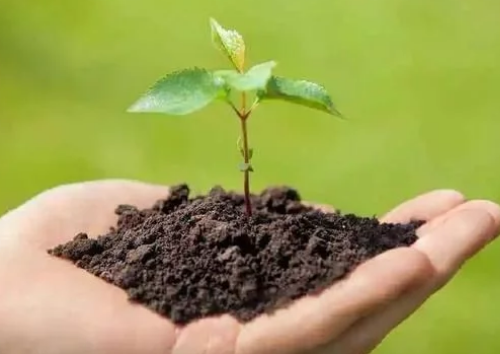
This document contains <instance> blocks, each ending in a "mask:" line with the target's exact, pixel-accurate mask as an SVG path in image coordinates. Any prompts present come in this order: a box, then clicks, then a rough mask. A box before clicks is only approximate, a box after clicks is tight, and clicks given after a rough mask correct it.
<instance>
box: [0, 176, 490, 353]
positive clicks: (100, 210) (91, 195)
mask: <svg viewBox="0 0 500 354" xmlns="http://www.w3.org/2000/svg"><path fill="white" fill-rule="evenodd" d="M167 195H168V188H166V187H163V186H155V185H149V184H144V183H140V182H133V181H121V180H112V181H97V182H86V183H80V184H73V185H66V186H61V187H57V188H55V189H52V190H49V191H47V192H44V193H42V194H41V195H39V196H37V197H35V198H34V199H32V200H31V201H29V202H27V203H26V204H24V205H22V206H20V207H19V208H17V209H15V210H13V211H11V212H10V213H8V214H7V215H5V216H4V217H3V218H1V219H0V353H5V354H14V353H16V354H17V353H23V354H31V353H33V354H35V353H36V354H46V353H47V354H48V353H50V354H80V353H81V354H111V353H120V354H136V353H137V354H143V353H144V354H201V353H203V354H268V353H269V354H270V353H273V354H292V353H294V354H295V353H303V354H327V353H331V354H337V353H341V354H363V353H369V352H370V351H371V350H372V349H373V348H374V347H375V346H376V345H377V344H378V343H379V342H380V341H381V340H382V339H383V338H384V337H385V336H386V335H387V334H388V333H389V332H390V331H391V330H392V329H393V328H394V327H396V326H397V325H398V324H399V323H400V322H401V321H403V320H404V319H405V318H406V317H408V316H409V315H410V314H411V313H412V312H414V311H415V310H416V309H417V308H418V307H419V306H420V305H421V304H422V303H423V302H424V301H425V300H426V299H427V298H428V297H429V296H430V295H432V294H433V293H434V292H436V291H437V290H439V288H440V287H442V286H443V285H444V284H446V283H447V282H448V281H449V280H450V279H451V278H452V277H453V275H454V274H455V273H456V272H457V271H458V270H459V268H460V267H461V265H462V264H463V263H464V262H465V261H466V260H467V259H469V258H470V257H471V256H473V255H474V254H475V253H477V252H478V251H480V250H481V248H483V247H484V246H485V245H487V244H488V243H489V242H490V241H491V240H492V239H493V237H494V236H496V235H497V233H498V232H499V229H500V207H499V206H498V205H496V204H494V203H492V202H489V201H482V200H474V201H465V200H464V198H463V196H462V195H461V194H460V193H458V192H455V191H448V190H439V191H434V192H430V193H427V194H424V195H421V196H419V197H417V198H415V199H412V200H410V201H407V202H405V203H403V204H401V205H400V206H398V207H397V208H395V209H394V210H392V211H391V212H389V213H388V214H387V215H386V216H384V217H383V218H382V220H383V221H385V222H406V221H409V220H410V219H414V218H416V219H424V220H427V221H428V222H427V223H426V224H425V225H424V226H422V227H421V228H420V229H419V230H418V234H419V240H418V241H417V242H416V243H415V244H414V245H413V246H412V247H409V248H400V249H395V250H391V251H388V252H386V253H383V254H382V255H380V256H378V257H375V258H374V259H372V260H370V261H368V262H366V263H364V264H362V265H361V266H359V267H358V268H356V269H355V270H354V271H353V272H352V273H351V274H350V275H349V276H348V277H347V278H346V279H345V280H342V281H340V282H338V283H336V284H335V285H334V286H332V287H331V288H329V289H328V290H326V291H324V292H323V293H322V294H320V295H319V296H308V297H305V298H302V299H300V300H298V301H296V302H295V303H294V304H292V305H291V306H290V307H288V308H286V309H281V310H278V311H277V312H276V313H275V314H273V315H263V316H260V317H258V318H256V319H255V320H253V321H252V322H250V323H248V324H244V325H242V324H239V323H238V322H237V321H236V320H235V319H234V318H232V317H230V316H228V315H226V316H221V317H214V318H208V319H203V320H199V321H197V322H194V323H192V324H189V325H187V326H186V327H183V328H180V327H176V326H175V325H174V324H173V323H171V322H170V321H168V320H166V319H164V318H162V317H160V316H158V315H157V314H155V313H153V312H151V311H150V310H148V309H146V308H145V307H143V306H140V305H136V304H133V303H130V302H129V301H128V300H127V295H126V293H125V292H124V291H122V290H121V289H119V288H117V287H115V286H112V285H110V284H108V283H106V282H104V281H103V280H101V279H99V278H97V277H95V276H93V275H91V274H89V273H87V272H85V271H84V270H82V269H79V268H77V267H75V266H74V265H73V264H71V263H69V262H66V261H64V260H61V259H58V258H54V257H51V256H50V255H48V254H47V249H49V248H52V247H54V246H56V245H58V244H60V243H64V242H66V241H68V240H70V239H72V238H73V236H74V235H76V234H77V233H79V232H82V231H85V232H87V233H89V234H90V235H98V234H101V233H104V232H106V231H107V230H108V229H109V227H110V226H112V225H113V224H114V222H115V220H116V219H115V218H116V216H115V214H114V209H115V207H116V205H117V204H133V205H137V206H139V207H148V206H150V205H151V204H152V203H154V202H155V201H156V200H157V199H160V198H163V197H166V196H167Z"/></svg>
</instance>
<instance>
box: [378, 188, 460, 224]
mask: <svg viewBox="0 0 500 354" xmlns="http://www.w3.org/2000/svg"><path fill="white" fill-rule="evenodd" d="M464 202H465V197H464V196H463V195H462V194H461V193H460V192H457V191H455V190H449V189H441V190H435V191H432V192H429V193H425V194H422V195H420V196H418V197H416V198H414V199H410V200H409V201H406V202H404V203H402V204H400V205H399V206H397V207H396V208H394V209H393V210H391V211H390V212H389V213H387V214H386V215H384V216H383V217H382V218H381V221H382V222H387V223H407V222H410V221H411V220H424V221H427V220H432V219H433V218H435V217H437V216H439V215H441V214H443V213H446V212H447V211H449V210H451V209H453V208H455V207H456V206H458V205H460V204H462V203H464Z"/></svg>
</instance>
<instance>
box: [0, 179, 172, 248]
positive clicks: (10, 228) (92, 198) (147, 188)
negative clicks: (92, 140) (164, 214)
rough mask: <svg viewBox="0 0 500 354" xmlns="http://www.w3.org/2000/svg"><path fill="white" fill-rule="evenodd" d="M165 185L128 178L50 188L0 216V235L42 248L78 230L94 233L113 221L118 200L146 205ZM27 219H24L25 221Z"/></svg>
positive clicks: (164, 194)
mask: <svg viewBox="0 0 500 354" xmlns="http://www.w3.org/2000/svg"><path fill="white" fill-rule="evenodd" d="M168 193H169V188H168V187H166V186H159V185H152V184H147V183H142V182H137V181H128V180H102V181H91V182H83V183H76V184H68V185H63V186H59V187H56V188H53V189H50V190H48V191H46V192H43V193H41V194H40V195H38V196H36V197H34V198H33V199H31V200H30V201H28V202H26V203H25V204H23V205H22V206H20V207H18V208H17V209H14V210H13V211H11V212H10V213H8V214H7V215H5V216H4V217H3V218H2V219H0V235H4V236H2V237H0V241H1V240H2V239H10V240H16V241H19V240H22V241H23V242H24V241H27V242H29V243H30V245H36V246H38V247H43V248H44V249H46V248H50V247H53V246H55V245H57V244H60V243H63V242H66V241H68V240H70V239H72V238H73V237H74V236H75V235H76V234H77V233H79V232H86V233H89V235H98V234H101V233H104V232H107V231H108V230H109V227H111V226H113V225H114V223H115V222H116V219H117V216H116V215H115V213H114V211H115V209H116V207H117V206H118V205H119V204H131V205H135V206H137V207H139V208H143V207H150V206H152V204H153V203H154V202H155V201H156V200H158V199H160V198H165V197H167V195H168ZM27 220H28V221H27Z"/></svg>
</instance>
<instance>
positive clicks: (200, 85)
mask: <svg viewBox="0 0 500 354" xmlns="http://www.w3.org/2000/svg"><path fill="white" fill-rule="evenodd" d="M210 26H211V31H212V41H213V43H214V45H215V46H216V47H217V48H218V49H219V50H220V51H221V52H222V53H223V54H224V55H225V56H226V57H227V58H228V59H229V61H230V62H231V64H232V66H233V67H234V68H233V69H229V70H207V69H202V68H198V67H195V68H189V69H184V70H180V71H176V72H173V73H171V74H168V75H167V76H165V77H163V78H162V79H160V80H159V81H157V82H156V83H155V84H154V85H153V86H152V87H151V88H150V89H149V90H148V91H147V92H146V93H145V94H144V95H143V96H142V97H141V98H140V99H139V100H138V101H137V102H135V103H134V104H133V105H132V106H131V107H130V108H129V110H128V111H129V112H153V113H165V114H170V115H187V114H189V113H193V112H195V111H198V110H200V109H202V108H204V107H205V106H207V105H208V104H210V103H211V102H213V101H215V100H222V101H223V102H226V103H227V104H229V106H230V107H231V108H232V109H233V111H234V112H235V113H236V115H237V117H238V118H239V120H240V125H241V136H240V138H239V139H238V142H237V145H238V149H239V150H240V152H241V155H242V157H243V163H242V164H241V165H240V170H241V171H242V172H243V175H244V180H243V189H244V194H245V210H246V213H247V215H248V216H251V215H252V205H251V200H250V173H251V172H253V171H254V170H253V167H252V164H251V160H252V156H253V149H251V148H250V147H249V142H248V130H247V122H248V118H249V117H250V114H251V113H252V112H253V111H254V110H255V108H256V107H257V105H259V104H260V103H261V102H264V101H266V100H284V101H288V102H292V103H296V104H300V105H303V106H307V107H310V108H314V109H318V110H321V111H323V112H326V113H328V114H332V115H336V116H339V117H340V116H341V115H340V113H339V112H338V111H337V110H336V109H335V107H334V105H333V102H332V100H331V98H330V96H329V95H328V93H327V91H326V90H325V88H324V87H323V86H321V85H319V84H317V83H314V82H310V81H306V80H295V79H288V78H284V77H280V76H276V75H273V69H274V68H275V67H276V62H275V61H268V62H264V63H261V64H257V65H255V66H253V67H251V68H250V69H249V70H247V71H245V51H246V46H245V42H244V40H243V37H242V36H241V34H239V33H238V32H237V31H235V30H228V29H225V28H223V27H222V26H221V25H220V24H219V23H218V22H217V21H216V20H214V19H210ZM234 93H236V94H237V95H238V96H239V103H238V104H235V102H234V100H233V97H234ZM250 93H253V96H254V99H253V101H252V104H250V105H248V98H249V94H250Z"/></svg>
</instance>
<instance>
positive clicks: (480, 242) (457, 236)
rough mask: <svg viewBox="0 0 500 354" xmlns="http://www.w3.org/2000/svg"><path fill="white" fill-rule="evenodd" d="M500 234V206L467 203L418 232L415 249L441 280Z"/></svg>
mask: <svg viewBox="0 0 500 354" xmlns="http://www.w3.org/2000/svg"><path fill="white" fill-rule="evenodd" d="M499 231H500V206H498V205H497V204H495V203H493V202H490V201H485V200H475V201H470V202H467V203H465V204H463V205H461V206H460V207H458V208H455V209H454V210H452V211H451V212H450V213H448V214H445V215H443V217H442V218H440V220H439V221H438V220H437V221H436V223H435V224H434V226H432V227H427V228H422V230H419V235H420V238H419V240H418V241H417V242H416V243H415V244H414V246H413V247H414V248H416V249H418V250H419V251H421V252H422V253H423V254H425V255H426V256H427V257H428V258H429V260H430V261H431V263H432V265H433V267H434V269H435V270H436V272H437V273H438V275H439V276H440V277H442V278H443V277H444V278H448V277H449V276H450V275H452V274H454V273H455V272H456V271H457V270H458V268H459V267H460V266H461V265H462V264H463V263H464V262H465V261H466V260H467V259H469V258H470V257H471V256H472V255H474V254H476V253H477V252H479V251H480V250H481V249H482V248H483V247H484V246H486V245H487V244H488V243H489V242H490V241H491V240H492V239H493V238H494V237H495V236H497V235H498V232H499Z"/></svg>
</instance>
